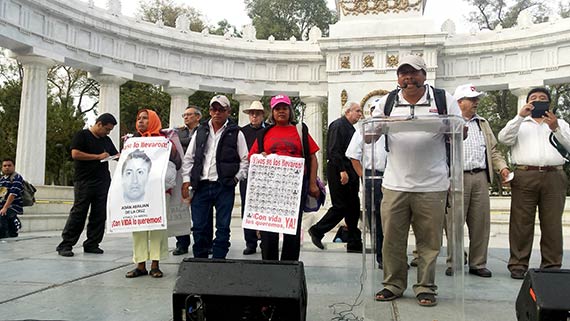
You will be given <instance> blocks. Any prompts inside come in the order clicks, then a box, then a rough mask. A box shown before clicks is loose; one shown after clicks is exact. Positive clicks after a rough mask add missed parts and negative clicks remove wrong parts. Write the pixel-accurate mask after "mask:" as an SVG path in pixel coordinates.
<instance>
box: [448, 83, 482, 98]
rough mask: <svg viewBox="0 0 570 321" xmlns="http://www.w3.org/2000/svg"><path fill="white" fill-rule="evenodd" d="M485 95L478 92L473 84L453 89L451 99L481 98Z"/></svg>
mask: <svg viewBox="0 0 570 321" xmlns="http://www.w3.org/2000/svg"><path fill="white" fill-rule="evenodd" d="M483 95H485V93H482V92H478V91H477V89H476V88H475V86H473V84H465V85H461V86H458V87H457V88H455V93H454V94H453V98H455V100H459V99H462V98H474V97H477V98H480V97H481V96H483Z"/></svg>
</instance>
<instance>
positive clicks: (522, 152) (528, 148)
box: [498, 88, 570, 279]
mask: <svg viewBox="0 0 570 321" xmlns="http://www.w3.org/2000/svg"><path fill="white" fill-rule="evenodd" d="M526 102H527V104H526V105H524V106H523V107H522V109H521V110H520V111H519V113H518V115H517V116H515V118H513V119H511V120H510V121H509V122H508V123H507V125H506V126H505V128H503V129H502V130H501V131H500V132H499V136H498V138H499V141H500V142H501V143H503V144H505V145H508V146H510V147H511V159H512V163H513V165H514V166H515V172H514V174H515V176H514V179H513V180H512V182H511V189H512V197H511V215H510V225H509V243H510V251H511V255H510V259H509V263H508V269H509V271H511V277H512V278H513V279H523V278H524V275H525V273H526V271H527V270H528V264H529V259H530V253H531V251H532V242H533V236H534V220H535V215H536V207H537V206H538V213H539V214H538V216H539V219H540V229H541V239H540V253H541V256H542V258H541V262H540V268H555V269H558V268H560V266H561V265H562V252H563V250H562V213H563V211H564V203H565V201H566V187H567V183H568V178H567V177H566V174H565V173H564V170H563V169H562V165H563V164H564V162H565V160H564V158H563V157H562V156H561V155H560V153H559V152H558V150H557V149H556V148H555V147H554V146H553V145H552V144H551V143H550V140H551V135H552V136H553V137H554V138H556V140H558V142H559V143H560V144H561V145H562V146H563V147H564V148H566V149H567V150H568V149H570V126H568V123H567V122H566V121H564V120H563V119H557V118H556V115H555V114H554V113H553V112H552V111H550V110H549V109H548V106H549V105H550V92H549V91H548V90H547V89H546V88H534V89H532V90H530V92H529V93H528V95H527V98H526Z"/></svg>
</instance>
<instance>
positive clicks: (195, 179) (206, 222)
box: [182, 95, 248, 259]
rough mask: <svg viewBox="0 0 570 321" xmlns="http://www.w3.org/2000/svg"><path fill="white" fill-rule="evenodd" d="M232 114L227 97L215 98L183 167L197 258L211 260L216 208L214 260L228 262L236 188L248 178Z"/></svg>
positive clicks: (243, 143) (244, 153)
mask: <svg viewBox="0 0 570 321" xmlns="http://www.w3.org/2000/svg"><path fill="white" fill-rule="evenodd" d="M230 111H231V108H230V101H229V100H228V98H227V97H226V96H223V95H217V96H214V97H213V98H212V100H211V101H210V117H211V119H210V120H209V121H208V122H206V123H202V124H201V125H200V126H199V127H198V129H197V130H196V133H195V135H194V136H193V137H192V139H191V140H190V145H189V146H188V151H187V152H186V155H185V156H184V161H183V164H182V180H183V182H184V183H183V184H182V197H183V198H185V199H190V202H191V203H190V206H191V210H192V225H193V228H192V233H193V235H194V245H193V247H192V252H193V254H194V257H196V258H207V257H208V250H209V247H210V246H209V245H210V244H212V236H211V232H208V231H212V228H213V217H212V216H213V215H212V213H213V212H212V209H213V208H215V209H216V237H215V239H214V240H213V249H212V250H213V253H212V258H215V259H225V258H226V255H227V253H228V251H229V248H230V221H231V216H232V209H233V206H234V197H235V186H236V185H237V183H238V182H239V181H241V180H242V179H245V178H246V176H247V167H248V161H247V153H248V149H247V143H246V141H245V137H244V135H243V133H242V132H241V131H240V130H239V127H238V126H237V125H236V124H235V123H234V122H232V121H230V120H229V119H228V117H229V115H230Z"/></svg>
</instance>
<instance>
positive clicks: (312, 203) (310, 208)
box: [296, 122, 327, 212]
mask: <svg viewBox="0 0 570 321" xmlns="http://www.w3.org/2000/svg"><path fill="white" fill-rule="evenodd" d="M296 127H297V133H298V134H299V138H300V139H301V149H302V151H303V157H304V158H305V163H308V157H306V155H308V153H309V151H308V149H309V148H308V146H306V145H305V143H306V142H305V139H306V137H305V133H304V132H303V123H302V122H299V123H298V124H297V125H296ZM305 166H307V168H309V166H310V164H306V165H305ZM317 186H318V187H319V190H320V193H319V196H318V197H314V196H311V195H310V194H309V189H308V188H307V190H306V192H305V193H306V197H305V204H304V205H303V211H304V212H316V211H318V210H319V209H320V208H321V206H323V205H324V204H325V200H326V198H327V190H326V188H325V184H324V183H323V181H322V180H321V179H320V178H319V177H318V176H317Z"/></svg>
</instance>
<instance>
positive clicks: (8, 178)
mask: <svg viewBox="0 0 570 321" xmlns="http://www.w3.org/2000/svg"><path fill="white" fill-rule="evenodd" d="M23 181H24V179H23V178H22V176H21V175H20V174H18V173H14V174H13V175H3V176H2V177H0V208H2V207H4V204H6V201H7V200H8V196H9V195H10V194H14V195H15V198H14V200H13V201H12V204H11V205H10V209H11V210H13V211H14V212H16V213H18V214H21V213H22V212H23V211H22V189H23Z"/></svg>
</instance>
